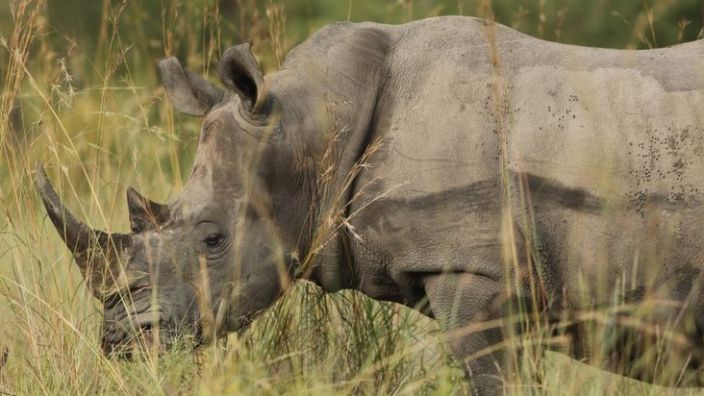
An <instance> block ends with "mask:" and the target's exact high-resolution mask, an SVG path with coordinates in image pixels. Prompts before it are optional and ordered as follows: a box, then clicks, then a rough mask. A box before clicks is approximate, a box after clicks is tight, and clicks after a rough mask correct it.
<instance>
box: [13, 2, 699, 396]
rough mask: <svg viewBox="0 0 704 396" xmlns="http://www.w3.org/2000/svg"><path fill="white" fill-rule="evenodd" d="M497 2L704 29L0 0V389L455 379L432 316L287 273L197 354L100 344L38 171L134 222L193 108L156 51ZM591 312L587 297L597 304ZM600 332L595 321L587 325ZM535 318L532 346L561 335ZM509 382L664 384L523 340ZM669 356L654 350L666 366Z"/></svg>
mask: <svg viewBox="0 0 704 396" xmlns="http://www.w3.org/2000/svg"><path fill="white" fill-rule="evenodd" d="M445 14H463V15H478V16H482V17H486V18H492V19H495V20H497V21H499V22H501V23H504V24H507V25H509V26H512V27H514V28H516V29H518V30H521V31H523V32H526V33H529V34H531V35H534V36H537V37H542V38H545V39H547V40H554V41H560V42H566V43H573V44H581V45H589V46H602V47H613V48H650V47H662V46H667V45H672V44H676V43H678V42H684V41H690V40H694V39H696V38H698V37H701V36H702V35H704V31H703V26H704V25H703V23H704V3H702V2H701V1H700V0H594V1H583V0H494V1H491V0H442V1H439V0H438V1H430V0H335V1H331V0H194V1H179V0H121V1H120V0H101V1H98V0H96V1H85V0H4V1H2V2H0V84H1V85H0V87H1V88H0V395H27V394H52V395H53V394H95V393H110V394H129V395H132V394H141V395H147V394H177V393H178V394H181V393H185V394H223V393H229V394H238V393H245V394H280V393H285V394H331V393H340V394H349V393H354V394H439V395H444V394H452V393H457V392H462V391H465V390H466V386H467V385H466V384H465V382H464V380H463V378H462V373H461V371H460V370H459V369H458V368H457V366H456V365H455V364H454V363H453V362H452V359H451V358H450V356H449V355H448V353H447V350H446V347H445V346H444V342H443V338H442V335H441V334H440V332H439V331H438V329H437V326H436V324H435V323H434V322H433V321H431V320H429V319H427V318H425V317H423V316H421V315H420V314H418V313H416V312H414V311H412V310H410V309H407V308H403V307H401V306H398V305H394V304H389V303H378V302H375V301H372V300H370V299H368V298H365V297H363V296H361V295H359V294H357V293H354V292H351V291H346V292H342V293H336V294H333V295H324V294H323V293H322V292H321V291H320V289H318V288H317V287H316V286H314V285H311V284H310V283H307V282H303V281H302V282H298V283H297V285H296V286H295V287H294V288H292V289H291V290H289V291H288V292H287V293H286V295H285V296H284V297H283V298H282V299H281V300H280V301H279V303H277V304H276V305H275V306H274V307H273V308H272V309H271V310H269V311H268V312H266V313H265V314H263V315H262V316H261V317H260V318H259V319H257V320H256V321H255V322H254V324H253V325H252V327H251V328H250V329H249V330H247V331H246V332H244V333H242V334H233V335H230V336H229V337H228V338H227V339H225V340H222V341H220V342H218V343H217V345H214V346H211V347H209V348H206V349H204V350H201V351H199V352H198V353H196V354H193V353H192V352H191V351H190V350H187V349H185V348H184V349H182V350H178V349H177V350H175V351H173V352H170V353H168V354H165V355H157V354H149V353H147V354H145V355H144V356H142V357H140V358H139V359H136V360H135V361H132V362H124V361H116V360H111V359H108V358H106V357H105V356H103V354H102V352H101V350H100V341H99V339H98V334H99V327H100V321H101V317H100V314H99V306H98V302H97V300H95V299H94V298H93V297H92V296H91V295H90V294H89V293H88V291H87V289H86V288H85V287H84V284H83V280H82V278H81V276H80V274H79V272H78V271H77V270H76V268H75V266H73V264H72V263H71V261H72V258H71V256H70V253H69V251H68V250H67V249H66V248H65V246H64V244H63V242H62V241H61V240H60V239H59V237H58V235H57V234H56V231H55V230H54V229H53V226H52V225H51V223H50V222H49V221H48V219H47V217H46V215H45V212H44V210H43V208H42V206H41V203H40V201H39V199H38V196H37V193H36V191H35V189H34V187H33V185H32V175H33V170H34V167H35V164H36V163H43V164H44V165H45V167H46V169H47V171H48V173H49V176H50V177H51V179H52V180H53V181H54V182H55V183H56V185H57V189H58V190H59V193H60V195H61V196H62V197H63V199H64V200H65V203H66V204H67V205H68V206H69V207H70V208H72V209H73V210H74V211H75V212H76V213H77V214H78V215H80V216H81V217H83V218H84V219H86V220H87V221H88V222H89V223H90V224H91V225H92V226H94V227H97V228H102V229H108V230H127V229H128V228H129V225H128V218H127V210H126V205H125V199H124V194H125V190H126V188H127V186H128V185H133V186H136V187H137V188H138V189H139V190H140V191H143V192H145V193H147V194H148V195H149V196H150V198H152V199H155V200H158V201H166V200H168V199H169V198H170V197H173V196H174V195H175V194H177V193H178V192H179V190H180V189H181V187H182V184H183V181H184V180H185V178H186V177H187V176H188V172H189V169H190V164H191V161H192V158H193V154H194V152H195V147H196V144H197V138H198V135H197V134H198V129H199V120H197V119H194V118H190V117H187V116H183V115H179V114H176V113H174V112H173V111H172V109H171V107H170V105H169V103H168V102H167V101H166V100H165V96H164V91H163V89H162V88H160V84H159V78H158V75H157V72H156V67H155V61H156V60H158V59H159V58H163V57H165V56H172V55H175V56H178V57H179V58H180V59H181V60H182V63H183V64H185V65H187V66H188V67H189V68H190V69H191V70H194V71H197V72H199V73H202V74H203V75H205V76H208V77H209V78H211V79H214V74H215V73H214V67H215V65H216V64H217V60H218V59H219V56H220V54H221V53H222V52H223V51H224V50H225V49H226V48H228V46H230V45H232V44H236V43H239V42H243V41H251V42H252V43H253V45H254V52H255V54H256V55H257V56H258V58H259V60H260V62H261V63H262V64H263V66H264V68H265V69H267V70H275V69H276V68H277V67H278V66H279V65H280V64H281V62H282V60H283V59H284V57H285V54H286V52H287V51H288V50H289V49H290V48H291V47H293V46H294V45H296V44H297V43H299V42H301V41H302V40H304V39H305V38H306V37H307V36H308V35H309V34H310V33H311V32H313V31H315V30H316V29H317V28H319V27H321V26H322V25H324V24H326V23H328V22H331V21H334V20H352V21H360V20H373V21H378V22H388V23H402V22H406V21H410V20H414V19H419V18H423V17H428V16H434V15H445ZM598 314H599V313H598V312H595V313H594V315H597V316H598ZM601 336H603V335H601V334H595V335H594V337H595V339H597V340H598V339H599V337H601ZM550 337H551V336H549V335H548V334H546V333H541V332H540V331H539V330H538V331H537V332H536V333H535V335H534V336H532V338H530V339H529V340H524V339H517V340H514V341H513V342H515V343H523V344H525V346H526V347H527V348H526V349H527V350H529V351H530V349H531V348H529V346H530V345H535V344H540V343H546V342H559V341H560V340H559V339H557V340H556V339H552V338H550ZM516 359H521V360H522V363H523V364H522V365H521V367H522V369H521V370H520V371H519V372H517V373H516V375H515V376H514V377H512V378H509V379H508V380H507V381H508V382H507V387H506V389H507V391H508V392H509V393H514V394H534V393H537V394H556V395H565V394H580V395H581V394H595V395H596V394H605V393H608V394H660V393H664V392H666V390H665V389H664V388H659V387H656V386H651V385H646V384H643V383H639V382H636V381H633V380H628V379H625V378H623V377H619V376H616V375H612V374H605V373H604V372H601V371H599V370H597V369H594V368H591V367H589V366H587V365H585V364H583V363H580V362H576V361H574V360H571V359H569V358H567V357H565V356H562V355H559V354H555V353H552V352H547V353H542V352H536V353H525V354H523V355H521V356H518V357H516ZM665 369H666V368H665Z"/></svg>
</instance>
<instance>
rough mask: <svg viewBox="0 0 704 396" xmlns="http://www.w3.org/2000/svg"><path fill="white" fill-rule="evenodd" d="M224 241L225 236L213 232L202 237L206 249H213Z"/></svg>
mask: <svg viewBox="0 0 704 396" xmlns="http://www.w3.org/2000/svg"><path fill="white" fill-rule="evenodd" d="M224 242H225V236H224V235H222V234H218V233H213V234H210V235H208V236H207V237H205V239H203V245H205V247H206V248H208V250H211V251H212V250H214V249H217V248H219V247H220V246H222V244H223V243H224Z"/></svg>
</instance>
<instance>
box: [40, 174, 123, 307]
mask: <svg viewBox="0 0 704 396" xmlns="http://www.w3.org/2000/svg"><path fill="white" fill-rule="evenodd" d="M35 183H36V186H37V189H38V190H39V194H40V196H41V198H42V202H43V203H44V207H45V208H46V211H47V214H48V215H49V218H50V219H51V222H52V223H53V224H54V227H56V230H57V231H58V233H59V235H60V236H61V238H62V239H63V240H64V242H65V243H66V246H68V248H69V250H71V253H72V254H73V257H74V259H75V260H76V264H77V265H78V268H79V269H80V271H81V273H82V274H83V277H84V278H85V280H86V283H87V284H88V287H89V288H90V289H91V291H92V292H93V294H94V295H95V296H96V297H99V298H100V297H101V296H102V295H103V294H104V292H105V291H106V290H109V289H111V287H112V285H113V284H114V283H115V279H117V277H118V275H119V272H118V271H119V268H118V266H119V262H120V259H121V258H123V257H124V256H125V254H126V252H127V250H128V249H129V247H130V246H131V244H132V238H131V236H130V235H126V234H117V233H114V234H110V233H107V232H104V231H99V230H93V229H92V228H90V227H88V226H87V225H86V224H85V223H83V222H82V221H80V220H78V219H77V218H76V217H75V216H74V215H73V214H72V213H71V212H70V211H69V210H68V209H67V208H66V207H65V206H64V205H63V203H61V200H60V199H59V196H58V195H57V194H56V191H55V190H54V187H53V186H52V185H51V182H49V179H48V177H47V175H46V172H44V169H43V168H42V167H41V166H39V167H38V168H37V170H36V178H35Z"/></svg>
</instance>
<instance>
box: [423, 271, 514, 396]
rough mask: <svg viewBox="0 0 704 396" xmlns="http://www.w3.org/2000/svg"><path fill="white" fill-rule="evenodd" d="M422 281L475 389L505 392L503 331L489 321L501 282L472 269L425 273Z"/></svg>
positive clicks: (493, 316) (454, 351) (494, 316)
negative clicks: (471, 270)
mask: <svg viewBox="0 0 704 396" xmlns="http://www.w3.org/2000/svg"><path fill="white" fill-rule="evenodd" d="M423 284H424V287H425V292H426V295H427V297H428V301H429V303H430V308H431V310H432V312H433V315H434V316H435V318H437V320H438V321H439V323H440V326H441V328H442V329H443V330H444V331H445V332H446V334H447V340H448V343H449V345H450V348H451V349H452V352H453V354H454V355H455V357H456V358H457V359H458V360H459V361H461V362H462V363H463V369H464V370H465V374H466V375H467V376H468V378H469V379H470V381H471V383H472V387H473V392H472V393H473V394H475V395H482V396H483V395H497V394H502V389H503V380H502V379H503V377H502V370H503V368H504V367H505V365H504V355H505V353H504V352H503V351H502V350H501V349H502V348H498V344H500V343H501V342H502V340H503V331H502V328H501V327H500V325H499V324H497V323H492V322H490V321H491V320H492V319H494V318H496V317H498V316H497V315H496V309H495V308H496V304H497V303H498V302H497V299H498V298H499V296H500V295H501V290H502V289H501V283H500V282H497V281H495V280H492V279H489V278H487V277H484V276H480V275H474V274H471V273H440V274H430V275H426V276H425V277H424V278H423ZM495 322H496V321H495Z"/></svg>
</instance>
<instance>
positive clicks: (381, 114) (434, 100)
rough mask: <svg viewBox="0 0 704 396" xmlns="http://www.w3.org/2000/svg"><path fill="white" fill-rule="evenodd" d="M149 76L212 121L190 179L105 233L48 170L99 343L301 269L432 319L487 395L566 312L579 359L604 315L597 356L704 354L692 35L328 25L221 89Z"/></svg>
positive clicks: (698, 98)
mask: <svg viewBox="0 0 704 396" xmlns="http://www.w3.org/2000/svg"><path fill="white" fill-rule="evenodd" d="M159 69H160V71H161V76H162V80H163V84H164V87H165V91H166V94H167V96H168V97H169V98H170V101H171V103H172V104H173V106H174V107H175V108H176V109H177V110H179V111H181V112H184V113H187V114H190V115H193V116H197V117H202V118H203V122H202V128H201V130H200V137H199V144H198V148H197V152H196V156H195V159H194V164H193V168H192V171H191V173H190V176H189V177H188V180H187V182H186V184H185V186H184V188H183V190H182V191H181V192H180V194H179V195H178V196H176V197H175V198H174V199H173V200H171V201H170V202H169V203H168V204H160V203H156V202H153V201H150V200H149V199H147V198H144V197H143V196H142V195H140V194H139V193H137V192H136V191H135V190H133V189H131V188H130V189H128V191H127V201H128V208H129V216H130V221H131V228H132V229H131V232H130V233H125V234H119V233H112V234H108V233H106V232H102V231H97V230H93V229H92V228H90V227H89V226H87V225H86V224H84V223H83V222H81V221H80V220H78V219H76V218H75V217H74V216H73V215H71V213H70V212H69V211H68V210H67V209H66V208H65V207H64V206H63V205H62V203H61V202H60V200H59V198H58V197H57V194H56V192H55V191H54V189H53V188H52V187H51V184H50V183H49V181H48V179H47V176H46V175H45V174H44V172H43V170H41V169H39V171H38V172H37V178H36V183H37V186H38V189H39V191H40V193H41V196H42V199H43V202H44V204H45V206H46V209H47V211H48V214H49V217H50V218H51V220H52V222H53V223H54V225H55V226H56V228H57V229H58V231H59V234H60V235H61V236H62V238H63V239H64V241H65V242H66V244H67V245H68V247H69V248H70V249H71V251H72V252H73V255H74V257H75V261H76V263H77V264H78V267H79V269H80V270H81V271H82V273H83V276H84V277H85V280H86V283H87V286H88V287H89V288H90V290H91V291H92V292H93V294H94V295H95V296H96V297H97V298H99V299H100V300H101V301H102V303H103V304H104V329H103V335H102V344H103V348H104V349H105V351H107V352H110V351H113V350H116V348H118V347H119V346H120V345H123V344H124V343H125V342H126V341H127V340H129V339H130V338H132V337H134V336H135V334H136V333H137V332H139V331H152V330H153V329H154V328H156V327H157V326H158V327H159V328H160V329H161V333H160V334H161V335H160V339H161V340H162V342H163V343H168V339H169V338H168V337H166V335H179V334H193V335H195V339H196V340H197V341H200V342H206V341H209V340H212V339H215V338H217V337H220V336H223V335H225V334H227V333H229V332H233V331H237V330H238V329H242V328H244V327H245V326H246V325H247V324H248V323H249V322H250V321H251V320H252V319H253V318H254V317H255V316H256V313H258V312H260V311H262V310H264V309H266V308H267V307H268V306H270V305H271V304H272V303H273V302H274V301H275V300H276V299H277V297H278V296H280V295H281V293H282V291H283V290H285V289H286V287H288V286H289V285H290V283H291V282H290V281H291V280H294V279H298V278H306V279H309V280H310V281H312V282H315V283H316V284H318V285H320V286H321V287H322V288H323V289H324V290H326V291H328V292H334V291H337V290H340V289H357V290H359V291H361V292H362V293H364V294H366V295H368V296H370V297H372V298H374V299H378V300H385V301H392V302H398V303H401V304H406V305H408V306H411V307H415V308H417V309H419V310H421V312H423V313H424V314H426V315H428V316H430V317H433V318H435V319H437V320H438V322H439V323H440V325H441V326H442V328H443V329H445V330H446V331H447V339H448V343H449V345H450V347H451V349H452V351H453V353H454V354H455V356H456V357H457V359H458V360H459V361H460V362H461V365H462V366H463V367H464V369H465V371H466V373H467V375H468V377H469V378H470V380H471V383H472V384H473V389H475V391H476V392H477V393H479V394H492V393H496V392H499V391H500V390H501V387H502V381H503V380H502V376H505V375H507V374H508V373H509V371H510V370H509V368H508V367H509V366H510V365H509V364H508V362H507V360H506V356H507V352H506V350H507V349H508V348H509V347H510V345H509V344H510V343H507V342H506V340H507V337H508V336H509V335H510V334H514V333H516V334H518V333H521V332H522V331H530V329H531V327H530V323H533V324H535V323H536V322H538V323H543V324H547V325H548V326H549V325H550V324H552V323H563V325H558V326H556V327H555V328H556V329H557V330H558V331H559V330H560V329H562V330H564V332H563V333H562V334H563V335H565V336H566V337H562V338H566V339H570V337H571V339H572V340H573V341H574V342H573V343H572V344H573V345H574V347H569V346H568V348H566V350H567V351H568V352H570V353H572V354H573V356H575V357H577V358H585V356H590V355H589V353H590V352H589V351H588V350H589V348H588V346H589V345H584V344H585V343H584V342H581V341H580V334H583V333H582V332H581V330H579V329H580V328H583V327H582V326H580V325H579V323H583V322H587V321H588V319H591V320H592V321H596V322H599V323H602V324H604V326H605V328H606V329H607V330H608V329H612V330H613V331H611V330H609V331H606V333H608V334H616V335H617V336H616V338H617V339H616V341H614V342H613V343H612V344H613V348H611V349H610V350H609V351H607V353H605V355H608V356H611V355H610V354H612V353H619V352H624V353H627V354H630V355H642V356H640V357H643V356H646V355H648V354H650V353H651V352H652V351H660V352H662V351H663V350H667V351H668V352H672V353H670V355H673V356H675V357H671V360H667V362H675V363H677V362H679V363H677V364H680V363H681V364H682V367H680V366H674V368H675V371H676V372H678V373H679V371H680V369H682V370H684V369H685V368H696V367H698V365H699V364H700V362H701V360H700V359H701V355H702V351H703V350H704V348H703V343H702V341H703V340H702V334H703V332H704V294H703V291H702V282H701V277H702V265H703V263H704V262H703V260H704V233H703V232H702V226H703V225H704V114H703V113H702V109H704V42H703V41H697V42H692V43H687V44H681V45H677V46H674V47H671V48H664V49H652V50H639V51H636V50H612V49H598V48H586V47H580V46H573V45H565V44H559V43H552V42H547V41H542V40H539V39H536V38H532V37H530V36H527V35H524V34H522V33H519V32H516V31H514V30H512V29H510V28H507V27H505V26H502V25H500V24H497V23H494V22H490V21H486V20H482V19H477V18H470V17H437V18H430V19H425V20H420V21H416V22H411V23H407V24H403V25H397V26H393V25H384V24H377V23H367V22H365V23H333V24H330V25H327V26H325V27H324V28H322V29H320V30H319V31H318V32H317V33H315V34H313V35H312V36H311V37H310V38H309V39H308V40H306V41H305V42H303V43H302V44H300V45H298V46H297V47H295V48H294V49H293V50H291V51H290V53H289V54H288V56H287V57H286V60H285V62H284V64H283V66H282V67H281V68H280V70H278V71H276V72H273V73H270V74H267V75H266V76H265V75H263V73H262V71H261V70H260V68H259V66H258V63H257V61H256V59H255V57H254V55H253V53H252V51H251V47H250V45H249V44H241V45H237V46H234V47H231V48H229V49H228V50H226V51H225V52H224V53H223V55H222V57H221V59H220V61H219V65H218V68H217V72H218V76H219V79H220V81H221V83H222V85H223V86H224V88H221V87H219V86H217V85H215V84H212V83H210V82H209V81H207V80H206V79H204V78H203V77H200V76H198V75H196V74H194V73H193V72H191V71H189V70H187V69H185V68H183V67H182V66H181V64H180V63H179V61H178V60H177V59H175V58H168V59H164V60H162V61H160V62H159ZM126 294H129V295H130V298H129V299H127V298H124V296H125V295H126ZM602 308H603V310H602V311H600V309H602ZM600 313H603V315H601V316H600ZM526 323H528V324H526ZM564 323H568V324H567V325H564ZM621 328H624V329H625V330H624V332H620V330H619V331H616V330H614V329H621ZM632 332H635V333H636V334H637V336H636V337H631V338H630V339H631V340H635V344H637V345H636V347H633V348H626V345H625V343H624V342H621V341H622V340H623V339H624V338H623V337H625V336H623V337H621V335H622V334H631V333H632ZM653 337H654V338H655V339H657V342H659V344H657V345H659V346H660V348H655V347H652V348H650V349H643V348H645V347H643V345H645V344H647V342H646V341H647V340H649V339H651V338H653ZM562 338H561V339H562ZM604 342H606V341H604ZM663 342H664V344H663ZM545 344H550V343H545ZM640 344H643V345H640ZM638 345H640V346H638ZM663 345H666V347H665V348H663V347H662V346H663ZM514 346H515V345H514ZM646 346H647V345H646ZM641 347H642V348H641ZM619 348H622V349H623V350H621V349H619ZM638 348H641V349H638ZM625 349H628V351H625ZM675 352H677V353H675ZM658 356H661V354H658ZM678 356H679V357H681V358H682V360H672V359H676V357H678ZM635 357H636V358H638V357H639V356H635ZM605 360H607V359H605ZM663 361H664V360H663ZM675 363H670V364H671V365H672V364H675ZM605 366H608V365H606V364H605ZM661 366H662V364H661ZM639 367H640V369H634V370H630V371H628V372H627V374H629V375H633V376H635V377H638V378H645V379H649V380H653V381H656V380H657V379H658V378H656V376H655V375H652V373H653V372H654V368H653V366H648V365H645V366H644V365H643V364H641V365H640V366H639ZM607 368H608V367H607ZM681 380H682V376H678V378H675V379H671V381H669V382H668V381H665V382H666V384H667V385H680V384H682V381H681Z"/></svg>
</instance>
